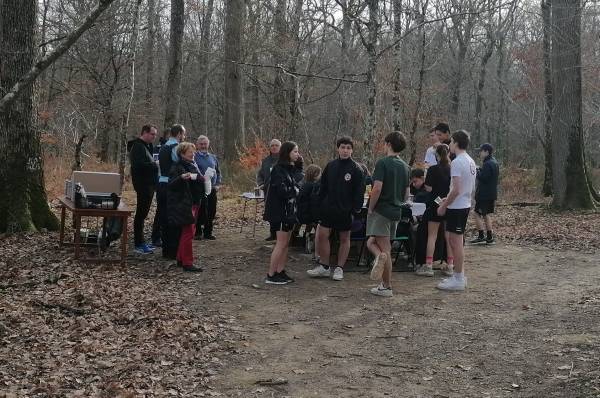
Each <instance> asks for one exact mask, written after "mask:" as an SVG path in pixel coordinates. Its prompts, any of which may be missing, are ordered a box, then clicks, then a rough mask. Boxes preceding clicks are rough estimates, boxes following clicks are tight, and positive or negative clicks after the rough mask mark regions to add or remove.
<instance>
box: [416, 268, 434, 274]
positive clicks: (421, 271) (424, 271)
mask: <svg viewBox="0 0 600 398" xmlns="http://www.w3.org/2000/svg"><path fill="white" fill-rule="evenodd" d="M415 274H417V275H419V276H433V275H434V272H433V268H432V267H431V265H423V266H422V267H420V268H419V269H417V270H416V271H415Z"/></svg>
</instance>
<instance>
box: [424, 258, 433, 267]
mask: <svg viewBox="0 0 600 398" xmlns="http://www.w3.org/2000/svg"><path fill="white" fill-rule="evenodd" d="M431 264H433V257H432V256H427V257H425V265H426V266H428V267H431Z"/></svg>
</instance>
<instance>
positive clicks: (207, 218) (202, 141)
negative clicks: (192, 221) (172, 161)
mask: <svg viewBox="0 0 600 398" xmlns="http://www.w3.org/2000/svg"><path fill="white" fill-rule="evenodd" d="M209 146H210V140H209V139H208V137H207V136H205V135H201V136H200V137H198V139H197V140H196V149H197V152H196V154H195V155H194V160H195V161H196V164H197V165H198V169H199V170H200V172H201V173H202V174H205V173H206V170H207V169H208V168H212V169H213V170H215V174H214V175H213V176H212V177H211V185H212V189H211V191H210V194H208V195H206V196H205V197H204V199H202V202H201V203H200V212H199V214H198V221H197V222H196V239H201V238H202V236H204V239H208V240H215V239H217V238H216V237H215V236H214V235H213V222H214V220H215V216H216V215H217V192H218V191H219V189H220V188H221V170H220V169H219V161H218V159H217V157H216V156H215V155H214V154H212V153H210V152H208V147H209ZM203 232H204V234H203Z"/></svg>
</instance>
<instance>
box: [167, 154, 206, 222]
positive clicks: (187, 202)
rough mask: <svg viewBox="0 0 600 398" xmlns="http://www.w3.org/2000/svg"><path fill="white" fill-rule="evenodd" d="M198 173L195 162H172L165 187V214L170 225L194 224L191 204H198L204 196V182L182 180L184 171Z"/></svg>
mask: <svg viewBox="0 0 600 398" xmlns="http://www.w3.org/2000/svg"><path fill="white" fill-rule="evenodd" d="M188 172H191V173H198V168H197V167H196V164H195V163H192V164H190V163H189V162H186V161H184V160H180V161H179V162H177V163H175V164H173V166H172V167H171V172H170V173H169V185H168V188H167V214H168V218H169V224H171V225H178V226H181V225H189V224H194V223H195V222H196V220H195V219H194V215H193V213H192V205H199V204H200V201H201V200H202V198H203V196H204V182H203V181H200V180H196V181H192V180H184V179H183V178H181V175H182V174H185V173H188Z"/></svg>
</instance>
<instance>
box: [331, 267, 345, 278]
mask: <svg viewBox="0 0 600 398" xmlns="http://www.w3.org/2000/svg"><path fill="white" fill-rule="evenodd" d="M332 278H333V280H334V281H341V280H342V279H344V269H343V268H342V267H335V269H334V270H333V277H332Z"/></svg>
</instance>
